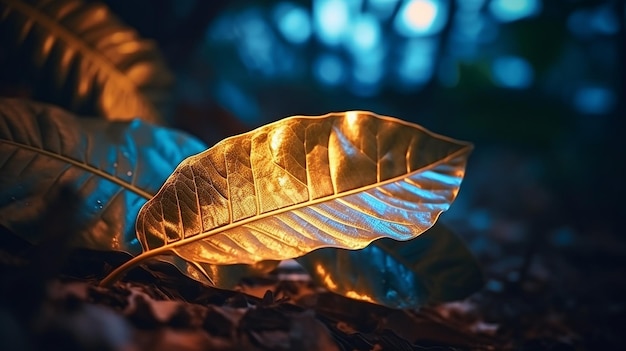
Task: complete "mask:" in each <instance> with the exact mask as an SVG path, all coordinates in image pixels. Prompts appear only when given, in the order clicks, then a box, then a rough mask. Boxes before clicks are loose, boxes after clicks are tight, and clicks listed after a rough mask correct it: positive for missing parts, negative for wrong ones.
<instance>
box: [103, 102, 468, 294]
mask: <svg viewBox="0 0 626 351" xmlns="http://www.w3.org/2000/svg"><path fill="white" fill-rule="evenodd" d="M470 151H471V145H470V144H468V143H464V142H459V141H455V140H452V139H449V138H446V137H443V136H440V135H437V134H434V133H431V132H428V131H426V130H425V129H423V128H421V127H419V126H417V125H415V124H411V123H407V122H403V121H400V120H398V119H394V118H390V117H381V116H377V115H375V114H373V113H369V112H358V111H352V112H346V113H335V114H329V115H326V116H323V117H321V118H316V117H292V118H287V119H284V120H282V121H279V122H275V123H272V124H269V125H267V126H264V127H261V128H259V129H256V130H254V131H252V132H249V133H246V134H242V135H238V136H235V137H231V138H228V139H225V140H223V141H222V142H220V143H218V144H216V145H215V146H214V147H212V148H211V149H209V150H207V151H205V152H203V153H201V154H198V155H195V156H192V157H190V158H187V159H186V160H185V161H183V162H182V163H181V164H180V165H179V166H178V167H177V168H176V171H175V172H174V173H173V174H172V175H171V176H170V177H169V178H168V179H167V181H166V182H165V184H164V185H163V187H162V188H161V189H160V190H159V192H158V193H157V195H156V196H155V197H154V198H152V199H151V200H150V201H148V202H147V203H146V204H145V205H144V206H143V207H142V209H141V211H140V213H139V216H138V218H137V236H138V238H139V241H140V242H141V243H142V246H143V249H144V253H143V254H141V255H139V256H138V257H136V258H135V259H133V260H132V261H129V262H127V263H126V264H125V265H124V266H122V267H119V268H118V272H114V273H112V276H110V277H109V278H108V279H107V280H106V281H105V282H104V284H106V283H108V282H110V281H111V280H112V279H114V276H115V275H116V274H118V273H120V271H123V270H125V269H127V268H128V267H131V266H132V265H133V264H136V263H137V262H141V261H142V260H144V259H146V258H149V257H152V256H156V255H162V254H166V253H174V254H176V255H178V256H180V257H182V258H183V259H185V260H188V261H193V262H203V263H208V264H234V263H248V264H252V263H255V262H258V261H262V260H281V259H287V258H292V257H298V256H302V255H304V254H306V253H308V252H310V251H312V250H315V249H317V248H321V247H340V248H348V249H360V248H363V247H365V246H367V245H368V244H369V243H370V242H372V241H373V240H375V239H378V238H380V237H389V238H393V239H396V240H408V239H411V238H413V237H416V236H417V235H419V234H421V233H422V232H424V231H425V230H427V229H428V228H430V227H431V226H432V225H433V223H434V222H435V221H436V219H437V217H438V216H439V214H440V213H441V212H442V211H444V210H446V209H447V208H448V207H449V206H450V203H451V202H452V201H453V199H454V197H455V196H456V194H457V192H458V188H459V186H460V183H461V180H462V178H463V174H464V167H465V163H466V159H467V155H468V154H469V152H470Z"/></svg>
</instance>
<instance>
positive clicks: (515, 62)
mask: <svg viewBox="0 0 626 351" xmlns="http://www.w3.org/2000/svg"><path fill="white" fill-rule="evenodd" d="M90 1H91V0H90ZM93 2H95V1H93ZM104 2H105V3H107V4H108V5H109V7H110V8H111V10H112V11H113V12H114V13H116V14H117V15H118V16H119V17H120V18H121V19H122V20H123V21H124V22H126V23H127V24H129V25H130V26H132V27H134V28H135V29H137V30H138V31H139V32H140V34H141V35H142V36H143V37H146V38H150V39H154V40H155V41H156V42H157V43H158V46H159V47H160V49H161V50H162V51H163V53H164V55H165V58H166V60H167V63H168V65H169V67H170V68H171V69H172V70H173V71H174V73H175V76H176V89H175V94H176V101H177V108H176V114H175V116H176V118H175V119H174V120H172V121H170V122H171V124H173V125H175V126H177V127H179V128H182V129H185V130H187V131H189V132H191V133H194V134H196V135H197V136H199V137H201V138H202V139H204V140H205V141H206V142H208V143H209V144H212V143H215V142H217V141H219V140H221V139H222V138H224V137H227V136H230V135H233V134H237V133H241V132H246V131H248V130H250V129H252V128H254V127H257V126H260V125H263V124H266V123H268V122H272V121H275V120H278V119H281V118H283V117H287V116H291V115H320V114H325V113H328V112H331V111H343V110H350V109H359V110H371V111H373V112H376V113H378V114H383V115H389V116H394V117H398V118H401V119H404V120H408V121H412V122H415V123H418V124H421V125H423V126H425V127H426V128H428V129H430V130H432V131H435V132H437V133H441V134H445V135H448V136H451V137H453V138H457V139H462V140H468V141H471V142H473V143H475V146H476V148H475V151H474V153H473V155H472V156H471V159H470V162H469V165H468V169H467V173H466V180H465V181H464V184H463V186H462V188H461V192H460V194H459V197H458V199H457V201H456V202H455V203H454V204H453V206H452V208H451V209H450V211H448V212H447V213H446V214H445V215H444V216H443V218H442V220H443V221H444V222H446V223H448V224H449V225H450V226H451V227H453V229H455V231H456V232H457V233H459V234H460V235H461V236H462V237H463V238H464V239H465V240H466V241H467V243H468V244H469V246H470V247H471V249H472V250H473V251H474V252H475V253H476V255H477V257H478V258H479V259H480V260H481V262H483V264H484V266H485V272H486V276H487V285H486V288H485V292H484V293H485V294H492V295H490V296H491V297H490V300H489V301H495V302H497V304H495V305H494V306H496V307H495V308H493V309H486V311H487V312H486V313H487V314H489V313H492V314H497V316H494V318H495V319H497V320H499V321H504V320H506V318H509V319H511V321H513V320H514V319H515V320H516V321H515V322H517V323H523V321H520V320H519V318H517V317H519V315H520V314H519V308H525V307H524V306H526V305H524V304H527V305H528V306H527V307H528V309H529V310H532V311H535V312H536V313H537V314H541V315H543V316H546V318H542V319H541V320H542V322H541V323H538V322H536V320H532V321H533V324H532V325H533V326H532V327H528V328H526V329H525V330H527V332H528V333H537V335H539V336H541V333H556V334H558V335H560V336H563V337H564V338H565V337H567V338H570V339H571V338H577V337H579V338H580V337H581V335H580V334H581V333H582V331H585V333H586V334H588V335H587V336H586V339H585V340H587V341H586V342H588V343H589V345H593V348H594V349H602V346H603V345H604V346H606V347H609V346H611V345H616V344H617V343H616V340H618V339H620V338H623V337H622V336H621V333H620V332H618V331H617V326H619V325H623V324H624V322H626V317H625V316H626V302H625V301H624V296H626V282H624V279H623V277H624V276H625V274H624V273H626V272H625V269H624V267H626V239H625V235H624V230H623V226H622V224H621V220H622V218H623V216H624V215H626V211H625V210H626V206H624V205H623V203H624V198H625V196H626V191H625V189H626V186H625V185H624V180H626V172H625V171H624V162H626V158H625V157H624V156H625V155H624V152H623V151H624V150H626V145H625V144H626V142H625V139H626V133H624V132H625V129H626V128H624V126H625V122H624V117H626V116H625V115H626V113H625V112H626V109H625V100H624V93H625V90H624V89H625V88H624V84H625V82H626V71H625V69H624V67H625V66H624V62H625V59H626V27H625V22H626V5H625V3H624V2H623V1H620V0H605V1H600V0H272V1H270V0H262V1H249V0H248V1H246V0H231V1H205V0H176V1H174V0H134V1H126V0H105V1H104ZM519 292H522V293H521V294H518V293H519ZM498 296H504V297H505V298H501V299H500V300H498ZM517 297H519V300H515V299H516V298H517ZM514 300H515V301H517V302H516V303H517V304H516V305H515V307H511V308H508V307H507V306H509V305H508V303H509V302H510V301H514ZM526 300H527V302H520V301H526ZM495 302H494V303H495ZM511 304H512V303H511ZM520 305H521V306H522V307H519V306H520ZM530 306H532V307H530ZM535 312H533V313H535ZM548 317H549V318H548ZM565 320H567V323H566V322H564V321H565ZM537 335H535V336H537Z"/></svg>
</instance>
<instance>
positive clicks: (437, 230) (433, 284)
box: [296, 223, 483, 308]
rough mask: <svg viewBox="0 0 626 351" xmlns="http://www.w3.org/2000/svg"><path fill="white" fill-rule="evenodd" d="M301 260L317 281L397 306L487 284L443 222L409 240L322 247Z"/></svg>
mask: <svg viewBox="0 0 626 351" xmlns="http://www.w3.org/2000/svg"><path fill="white" fill-rule="evenodd" d="M296 260H297V261H298V263H300V264H301V265H302V266H303V267H304V268H305V269H306V270H307V271H309V273H310V274H311V276H312V277H313V280H314V281H315V282H316V283H317V284H318V285H321V286H324V287H326V288H328V289H329V290H330V291H332V292H335V293H337V294H341V295H344V296H347V297H351V298H355V299H360V300H365V301H369V302H374V303H377V304H381V305H385V306H388V307H392V308H415V307H418V306H421V305H424V304H425V303H428V302H442V301H451V300H458V299H461V298H464V297H466V296H468V295H469V294H471V293H473V292H475V291H476V290H478V289H479V288H480V287H481V286H482V283H483V278H482V273H481V270H480V268H479V266H478V264H477V262H476V260H475V259H474V257H473V256H472V254H471V253H470V251H469V250H468V249H467V248H466V247H465V244H464V243H463V241H462V240H460V239H459V238H458V237H457V236H456V235H454V233H452V232H451V231H450V230H449V229H447V228H446V227H445V226H443V225H442V224H440V223H436V224H435V225H434V226H433V227H432V228H430V229H429V230H428V231H426V232H425V233H424V234H422V235H420V236H418V237H417V238H415V239H411V240H409V241H395V240H391V239H380V240H377V241H374V242H373V243H372V244H370V245H369V246H367V247H366V248H364V249H362V250H353V251H350V250H339V249H329V248H325V249H319V250H315V251H313V252H311V253H309V254H307V255H305V256H303V257H300V258H297V259H296Z"/></svg>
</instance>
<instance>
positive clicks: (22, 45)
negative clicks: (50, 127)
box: [0, 0, 173, 122]
mask: <svg viewBox="0 0 626 351" xmlns="http://www.w3.org/2000/svg"><path fill="white" fill-rule="evenodd" d="M0 33H2V34H0V50H1V51H3V52H4V53H6V56H4V58H5V59H6V60H7V62H2V64H3V65H4V66H5V67H7V66H8V67H14V69H15V70H16V71H17V72H19V76H18V77H19V79H21V80H26V81H27V83H28V86H29V87H32V89H33V91H32V96H31V97H32V98H35V99H40V100H45V101H47V102H51V103H55V104H58V105H61V106H63V107H65V108H68V109H70V110H72V111H75V112H77V113H80V114H82V115H100V116H104V117H106V118H107V119H111V120H131V119H133V118H137V117H140V118H143V119H145V120H148V121H151V122H155V121H161V120H163V118H164V116H163V114H167V109H168V107H169V98H170V96H169V88H170V86H171V83H172V82H173V79H172V75H171V73H170V72H169V71H168V69H167V68H166V66H165V64H164V62H163V59H162V58H161V55H160V53H159V52H158V51H157V48H156V46H155V44H154V43H153V42H152V41H149V40H144V39H141V38H140V37H139V35H138V34H137V32H136V31H135V30H133V29H131V28H129V27H127V26H125V25H123V24H122V23H121V22H120V21H119V20H118V19H117V18H116V17H115V16H114V15H113V14H112V13H111V12H110V11H109V9H108V8H107V7H106V6H105V5H103V4H100V3H96V2H84V1H82V0H26V1H20V0H0Z"/></svg>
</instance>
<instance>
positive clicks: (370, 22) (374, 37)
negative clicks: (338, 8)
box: [346, 14, 381, 53]
mask: <svg viewBox="0 0 626 351" xmlns="http://www.w3.org/2000/svg"><path fill="white" fill-rule="evenodd" d="M346 39H347V40H346V44H347V45H348V46H349V47H350V48H351V49H352V50H353V51H356V53H360V52H364V51H369V50H372V49H374V48H375V47H377V46H378V45H379V43H380V39H381V33H380V24H379V22H378V19H377V18H376V17H375V16H373V15H371V14H362V15H360V16H359V17H357V18H356V19H354V21H353V23H352V25H351V29H350V35H349V36H347V37H346Z"/></svg>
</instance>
